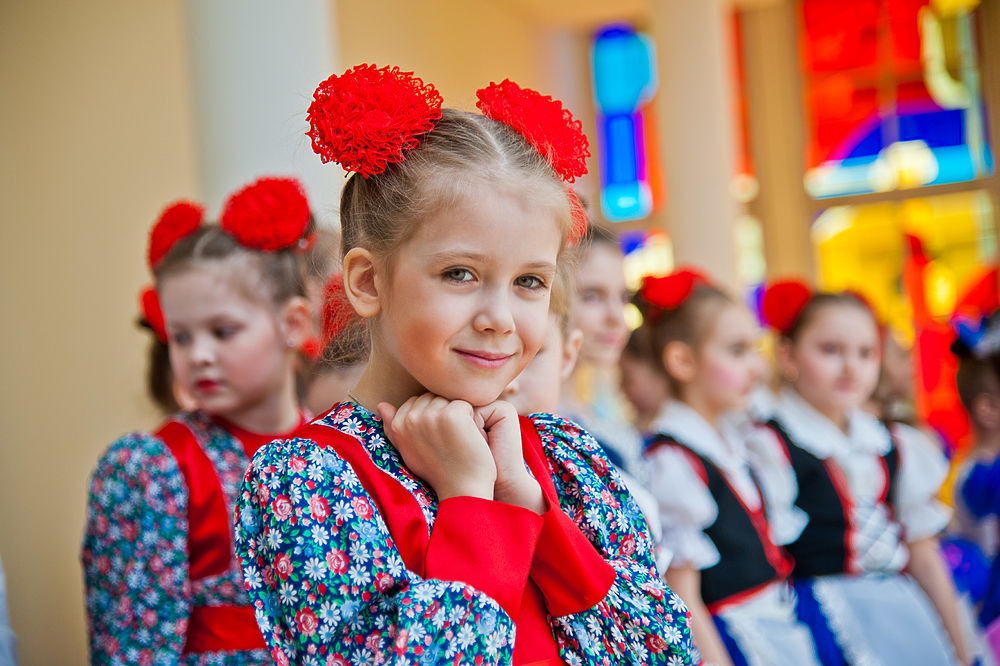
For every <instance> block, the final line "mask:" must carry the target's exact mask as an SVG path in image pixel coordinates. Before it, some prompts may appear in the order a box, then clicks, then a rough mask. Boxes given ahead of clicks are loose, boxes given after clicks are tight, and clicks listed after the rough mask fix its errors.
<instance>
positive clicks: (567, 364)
mask: <svg viewBox="0 0 1000 666" xmlns="http://www.w3.org/2000/svg"><path fill="white" fill-rule="evenodd" d="M582 344H583V331H581V330H580V329H578V328H574V329H573V330H571V331H570V332H569V335H567V336H566V340H565V341H564V342H563V353H562V367H561V368H560V370H559V379H560V380H562V381H566V380H567V379H569V376H570V375H571V374H573V368H575V367H576V359H578V358H579V357H580V345H582Z"/></svg>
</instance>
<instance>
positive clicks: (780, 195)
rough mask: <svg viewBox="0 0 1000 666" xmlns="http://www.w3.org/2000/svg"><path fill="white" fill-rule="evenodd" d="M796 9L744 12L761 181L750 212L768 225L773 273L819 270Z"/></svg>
mask: <svg viewBox="0 0 1000 666" xmlns="http://www.w3.org/2000/svg"><path fill="white" fill-rule="evenodd" d="M797 10H798V4H797V3H793V2H772V3H760V5H759V6H756V7H752V8H749V9H747V10H746V11H744V12H743V13H742V24H743V54H744V59H743V65H744V71H745V74H746V91H747V111H748V114H749V123H748V124H749V130H750V149H751V151H752V154H753V161H754V168H755V170H756V174H757V182H758V184H759V186H760V187H759V194H758V195H757V198H756V199H755V200H754V202H753V204H752V212H753V213H754V215H756V216H757V217H758V218H759V219H760V220H761V223H762V226H763V230H764V257H765V261H766V263H767V269H766V275H767V279H769V280H771V279H775V278H781V277H789V276H796V277H802V278H805V279H806V280H808V281H811V280H813V278H814V277H815V276H814V270H815V269H814V257H813V255H814V251H813V246H812V239H811V237H810V224H811V214H810V209H809V205H808V199H807V195H806V191H805V186H804V183H803V178H804V177H805V127H804V125H805V123H804V122H803V120H804V110H803V105H802V89H801V86H802V83H801V79H802V77H801V72H800V69H799V51H798V44H799V38H798V28H797V25H798V24H797V21H796V16H795V13H796V11H797Z"/></svg>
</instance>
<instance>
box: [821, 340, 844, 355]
mask: <svg viewBox="0 0 1000 666" xmlns="http://www.w3.org/2000/svg"><path fill="white" fill-rule="evenodd" d="M819 350H820V351H821V352H823V353H824V354H836V353H837V352H838V351H839V350H838V349H837V345H835V344H833V343H830V342H827V343H825V344H822V345H820V346H819Z"/></svg>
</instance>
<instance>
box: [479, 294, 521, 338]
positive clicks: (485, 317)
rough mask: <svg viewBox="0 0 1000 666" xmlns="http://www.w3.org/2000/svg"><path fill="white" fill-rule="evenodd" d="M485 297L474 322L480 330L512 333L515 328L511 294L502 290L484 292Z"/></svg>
mask: <svg viewBox="0 0 1000 666" xmlns="http://www.w3.org/2000/svg"><path fill="white" fill-rule="evenodd" d="M484 296H485V298H484V299H483V302H482V305H481V306H480V309H479V313H478V314H477V315H476V318H475V320H474V321H473V324H474V326H475V328H476V330H478V331H482V332H487V331H490V332H493V333H511V332H512V331H513V330H514V313H513V311H512V310H511V307H510V300H509V296H508V294H507V293H506V292H501V291H500V290H495V291H488V292H484Z"/></svg>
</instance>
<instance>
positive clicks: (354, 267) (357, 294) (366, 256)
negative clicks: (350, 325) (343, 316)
mask: <svg viewBox="0 0 1000 666" xmlns="http://www.w3.org/2000/svg"><path fill="white" fill-rule="evenodd" d="M376 268H377V266H376V263H375V257H374V256H373V255H372V253H371V252H369V251H368V250H366V249H364V248H361V247H352V248H351V249H350V251H349V252H348V253H347V254H346V255H345V256H344V291H345V292H346V294H347V300H349V301H350V302H351V306H352V307H353V308H354V311H355V312H357V313H358V315H359V316H361V317H364V318H366V319H367V318H369V317H374V316H375V315H377V314H378V313H379V312H380V311H381V309H382V299H381V298H380V294H379V289H378V281H377V280H376Z"/></svg>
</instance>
